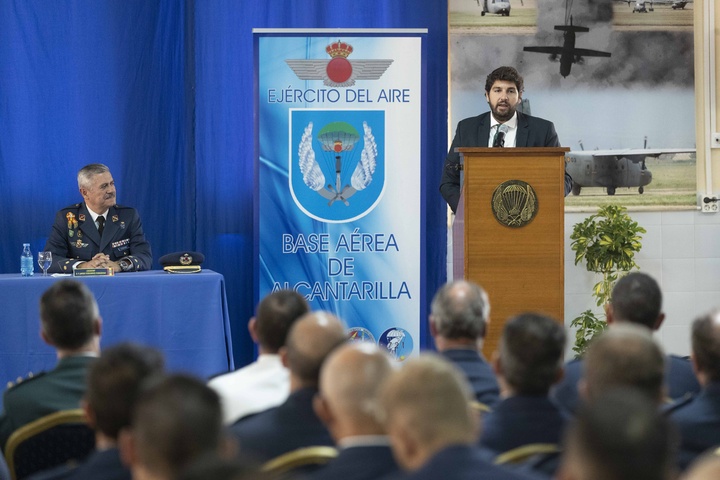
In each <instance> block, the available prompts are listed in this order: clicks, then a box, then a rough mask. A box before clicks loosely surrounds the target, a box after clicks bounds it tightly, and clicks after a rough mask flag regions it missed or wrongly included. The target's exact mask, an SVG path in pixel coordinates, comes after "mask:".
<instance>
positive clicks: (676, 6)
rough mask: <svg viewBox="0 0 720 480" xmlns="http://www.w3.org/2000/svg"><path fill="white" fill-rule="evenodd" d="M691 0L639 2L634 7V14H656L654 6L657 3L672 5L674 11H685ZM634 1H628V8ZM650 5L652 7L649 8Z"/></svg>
mask: <svg viewBox="0 0 720 480" xmlns="http://www.w3.org/2000/svg"><path fill="white" fill-rule="evenodd" d="M690 1H691V0H637V1H636V2H635V6H634V7H633V13H635V12H638V13H648V12H654V11H655V8H654V7H653V4H655V3H657V4H660V5H670V8H672V9H673V10H684V9H685V6H686V5H687V4H688V3H690ZM631 2H632V0H627V4H628V6H630V3H631ZM648 4H650V6H649V7H648Z"/></svg>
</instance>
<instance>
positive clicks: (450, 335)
mask: <svg viewBox="0 0 720 480" xmlns="http://www.w3.org/2000/svg"><path fill="white" fill-rule="evenodd" d="M430 309H431V310H430V334H431V335H432V337H433V341H434V342H435V347H436V348H437V350H438V352H440V353H441V354H442V355H443V356H445V358H447V359H448V360H450V361H451V362H452V363H453V364H454V365H455V366H456V367H458V368H459V369H460V370H461V371H462V372H463V373H464V374H465V378H466V379H467V380H468V382H470V387H471V388H472V390H473V394H474V396H475V400H477V401H478V402H480V403H483V404H485V405H487V406H489V407H492V406H493V405H494V404H495V402H497V399H498V395H499V394H500V390H499V387H498V384H497V380H496V379H495V374H494V373H493V370H492V367H491V366H490V364H489V363H488V362H487V361H486V360H485V359H484V358H483V356H482V355H481V353H480V347H481V345H482V340H483V338H484V337H485V331H486V329H487V323H488V321H489V317H488V314H489V312H490V302H489V300H488V296H487V294H486V293H485V291H484V290H483V289H482V288H481V287H480V286H478V285H476V284H474V283H472V282H467V281H464V280H461V281H456V282H452V283H447V284H445V285H443V286H442V287H441V288H440V289H439V290H438V291H437V293H436V294H435V297H434V298H433V301H432V305H431V307H430Z"/></svg>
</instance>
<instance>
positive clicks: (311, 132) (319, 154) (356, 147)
mask: <svg viewBox="0 0 720 480" xmlns="http://www.w3.org/2000/svg"><path fill="white" fill-rule="evenodd" d="M290 122H291V126H290V135H291V139H290V149H291V150H290V168H289V184H290V191H291V192H292V196H293V199H294V200H295V203H296V204H297V205H298V207H300V209H301V210H302V211H303V212H305V213H306V214H307V215H309V216H310V217H312V218H315V219H317V220H321V221H325V222H349V221H351V220H355V219H358V218H360V217H363V216H365V215H367V214H368V213H369V212H370V211H371V210H372V209H373V208H374V207H375V205H377V203H378V202H379V200H380V197H381V196H382V192H383V189H384V186H385V155H384V152H385V112H383V111H375V110H292V111H291V113H290Z"/></svg>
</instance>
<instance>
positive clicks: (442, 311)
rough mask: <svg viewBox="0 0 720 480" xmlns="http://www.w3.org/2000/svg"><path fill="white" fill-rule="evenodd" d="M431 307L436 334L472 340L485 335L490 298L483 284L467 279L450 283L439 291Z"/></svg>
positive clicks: (431, 318) (431, 319)
mask: <svg viewBox="0 0 720 480" xmlns="http://www.w3.org/2000/svg"><path fill="white" fill-rule="evenodd" d="M430 308H431V315H430V321H431V323H432V326H433V330H434V333H435V334H436V335H439V336H442V337H444V338H448V339H471V340H477V339H479V338H482V337H484V336H485V327H486V324H487V321H488V317H489V315H490V302H489V301H488V296H487V293H485V290H483V289H482V288H481V287H480V286H479V285H476V284H474V283H472V282H467V281H465V280H459V281H456V282H452V283H447V284H445V285H443V286H442V287H441V288H440V290H438V292H437V293H436V294H435V297H434V298H433V301H432V305H431V307H430Z"/></svg>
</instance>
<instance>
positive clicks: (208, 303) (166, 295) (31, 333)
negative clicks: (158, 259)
mask: <svg viewBox="0 0 720 480" xmlns="http://www.w3.org/2000/svg"><path fill="white" fill-rule="evenodd" d="M63 278H69V277H63ZM58 280H60V278H59V277H52V276H47V277H42V276H40V275H38V273H37V272H36V273H35V276H34V277H21V276H20V274H12V275H0V381H1V382H2V383H1V384H0V390H2V389H4V387H5V385H6V383H7V382H8V381H15V380H16V379H17V377H24V376H26V375H27V374H28V373H29V372H39V371H43V370H50V369H52V368H53V367H54V365H55V363H56V358H55V351H54V350H53V348H52V347H50V346H48V345H46V344H45V343H44V342H43V341H42V340H41V339H40V333H39V332H40V317H39V313H38V305H39V300H40V296H41V295H42V293H43V292H44V291H45V290H46V289H47V288H48V287H49V286H50V285H51V284H52V283H54V282H56V281H58ZM76 280H80V281H82V282H85V283H86V284H87V286H88V287H89V288H90V290H92V292H93V293H94V294H95V298H96V299H97V302H98V306H99V307H100V316H101V317H102V319H103V331H102V337H101V347H108V346H111V345H114V344H116V343H118V342H122V341H135V342H141V343H144V344H147V345H151V346H154V347H157V348H159V349H160V350H161V351H162V352H163V353H164V354H165V359H166V364H167V367H168V370H170V371H175V372H177V371H183V372H188V373H192V374H195V375H198V376H200V377H203V378H206V377H208V376H210V375H213V374H216V373H220V372H226V371H228V370H232V369H233V356H232V340H231V336H230V322H229V316H228V308H227V299H226V297H225V279H224V277H223V276H222V275H220V274H219V273H216V272H213V271H210V270H203V271H202V272H201V273H197V274H175V275H173V274H168V273H166V272H164V271H149V272H137V273H120V274H117V275H115V276H113V277H83V278H76Z"/></svg>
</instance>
